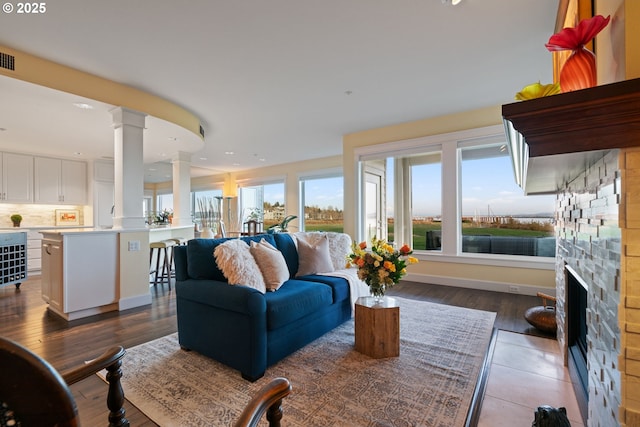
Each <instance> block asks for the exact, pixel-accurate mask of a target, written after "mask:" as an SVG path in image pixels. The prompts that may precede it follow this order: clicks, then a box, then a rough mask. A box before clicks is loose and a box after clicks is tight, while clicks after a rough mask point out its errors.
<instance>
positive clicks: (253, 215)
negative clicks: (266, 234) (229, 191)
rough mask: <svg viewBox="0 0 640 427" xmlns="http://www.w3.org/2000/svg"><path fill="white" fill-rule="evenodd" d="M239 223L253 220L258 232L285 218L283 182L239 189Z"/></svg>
mask: <svg viewBox="0 0 640 427" xmlns="http://www.w3.org/2000/svg"><path fill="white" fill-rule="evenodd" d="M239 197H240V212H242V215H241V222H242V223H244V222H246V221H247V220H249V219H255V220H256V221H258V223H260V225H259V228H258V230H266V229H268V228H269V227H271V226H272V225H275V224H278V223H279V222H280V221H282V220H283V219H284V217H285V212H286V211H285V205H284V182H274V183H269V184H262V185H252V186H246V187H242V188H240V194H239Z"/></svg>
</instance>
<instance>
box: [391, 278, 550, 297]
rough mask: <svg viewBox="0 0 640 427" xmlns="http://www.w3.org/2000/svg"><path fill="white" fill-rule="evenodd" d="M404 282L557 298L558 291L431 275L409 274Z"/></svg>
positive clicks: (517, 284)
mask: <svg viewBox="0 0 640 427" xmlns="http://www.w3.org/2000/svg"><path fill="white" fill-rule="evenodd" d="M404 280H408V281H411V282H418V283H430V284H433V285H443V286H454V287H458V288H466V289H479V290H483V291H494V292H504V293H508V294H519V295H533V296H536V295H537V294H538V292H543V293H545V294H547V295H552V296H555V294H556V289H555V283H554V284H553V285H554V287H552V288H551V287H549V288H547V287H543V286H532V285H523V284H521V283H508V282H490V281H487V280H476V279H461V278H459V277H449V276H434V275H429V274H415V273H409V274H407V275H406V276H405V277H404Z"/></svg>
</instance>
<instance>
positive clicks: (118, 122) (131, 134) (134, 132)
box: [111, 107, 147, 229]
mask: <svg viewBox="0 0 640 427" xmlns="http://www.w3.org/2000/svg"><path fill="white" fill-rule="evenodd" d="M111 115H112V119H113V128H114V150H113V153H114V168H115V177H114V193H115V198H114V199H115V208H114V218H113V228H123V229H126V228H144V226H145V224H144V212H143V205H142V203H143V199H144V167H143V164H144V162H143V149H142V142H143V138H144V137H143V132H144V127H145V117H146V116H147V115H146V114H145V113H141V112H138V111H134V110H129V109H127V108H124V107H116V108H114V109H113V110H111Z"/></svg>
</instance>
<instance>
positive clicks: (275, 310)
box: [265, 279, 333, 330]
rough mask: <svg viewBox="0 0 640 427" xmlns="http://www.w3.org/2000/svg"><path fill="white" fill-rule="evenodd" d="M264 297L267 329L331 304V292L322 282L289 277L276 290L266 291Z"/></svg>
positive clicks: (286, 323)
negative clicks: (289, 278)
mask: <svg viewBox="0 0 640 427" xmlns="http://www.w3.org/2000/svg"><path fill="white" fill-rule="evenodd" d="M265 299H266V302H267V330H274V329H278V328H280V327H282V326H285V325H288V324H290V323H292V322H295V321H296V320H298V319H301V318H303V317H305V316H307V315H308V314H310V313H313V312H315V311H317V310H320V309H322V308H324V307H326V306H329V305H331V304H332V302H333V292H332V291H331V287H329V286H327V285H326V284H324V283H320V282H315V281H305V280H298V279H291V280H287V281H286V282H284V283H283V284H282V286H280V289H278V290H277V291H276V292H267V293H266V294H265Z"/></svg>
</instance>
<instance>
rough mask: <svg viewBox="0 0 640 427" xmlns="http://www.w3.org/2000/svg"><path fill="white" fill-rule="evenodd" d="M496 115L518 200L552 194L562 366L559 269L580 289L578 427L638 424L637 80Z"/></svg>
mask: <svg viewBox="0 0 640 427" xmlns="http://www.w3.org/2000/svg"><path fill="white" fill-rule="evenodd" d="M502 113H503V118H504V121H505V129H506V133H507V138H508V139H509V141H510V145H511V147H510V149H511V155H512V158H513V161H514V171H515V174H516V180H518V183H519V184H520V185H521V186H522V188H523V189H524V190H525V194H542V193H556V195H557V200H556V213H555V219H556V239H557V248H556V297H557V311H556V313H557V323H558V333H557V337H558V341H559V343H560V348H561V350H562V351H563V355H564V357H565V363H568V348H567V342H568V339H567V321H568V319H567V317H566V313H567V305H566V304H567V298H566V296H567V295H566V292H567V286H566V282H567V271H568V269H567V268H566V267H567V266H568V267H569V268H570V270H573V272H575V273H576V275H577V276H578V277H579V278H580V279H581V280H583V281H584V282H585V284H586V285H587V287H588V294H587V310H586V323H587V347H588V348H587V362H588V364H587V369H588V409H587V411H586V414H584V415H586V420H585V425H587V426H593V427H613V426H625V427H626V426H629V427H631V426H640V79H633V80H626V81H622V82H618V83H612V84H609V85H602V86H597V87H594V88H590V89H584V90H580V91H576V92H570V93H565V94H560V95H554V96H549V97H545V98H539V99H534V100H530V101H524V102H521V103H513V104H506V105H503V107H502ZM514 141H515V142H514ZM550 404H551V403H550Z"/></svg>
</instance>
